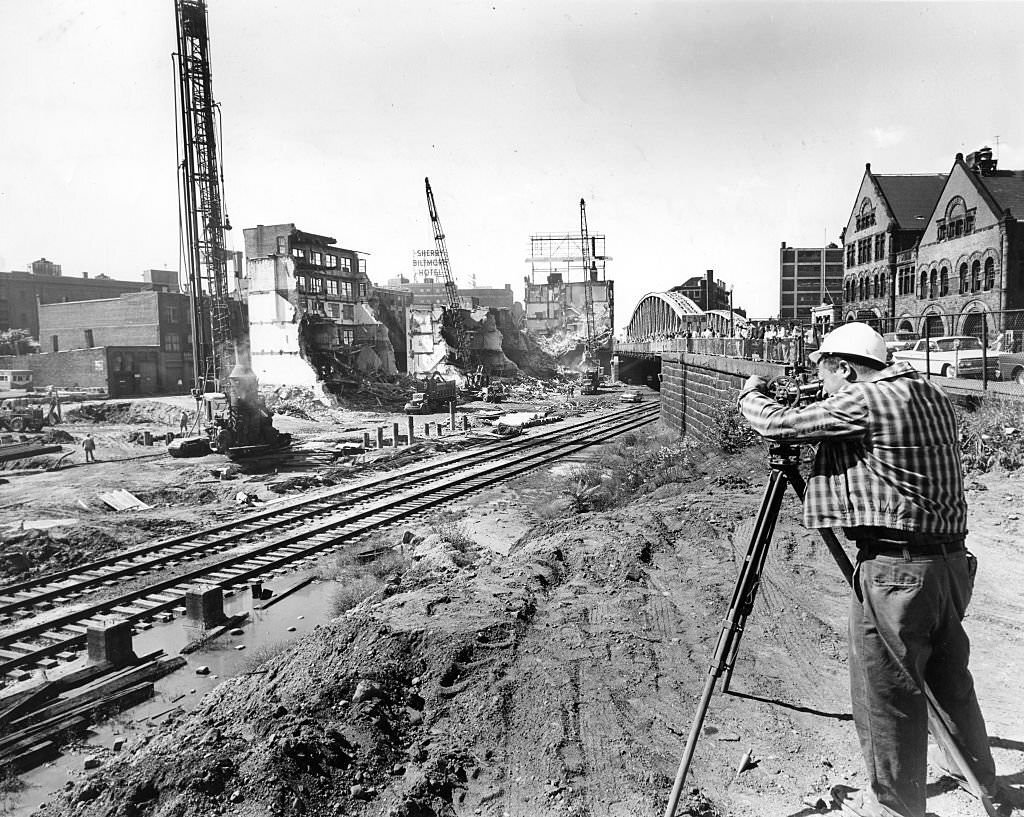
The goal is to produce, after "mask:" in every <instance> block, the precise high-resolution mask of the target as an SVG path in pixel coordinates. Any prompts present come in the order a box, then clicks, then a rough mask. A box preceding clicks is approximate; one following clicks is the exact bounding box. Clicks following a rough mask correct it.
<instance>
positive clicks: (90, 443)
mask: <svg viewBox="0 0 1024 817" xmlns="http://www.w3.org/2000/svg"><path fill="white" fill-rule="evenodd" d="M82 448H83V450H84V451H85V461H86V462H96V454H95V453H94V452H95V451H96V440H94V439H93V438H92V434H86V435H85V439H84V440H82Z"/></svg>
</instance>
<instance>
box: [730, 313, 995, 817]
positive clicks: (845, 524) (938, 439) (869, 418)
mask: <svg viewBox="0 0 1024 817" xmlns="http://www.w3.org/2000/svg"><path fill="white" fill-rule="evenodd" d="M810 358H811V362H812V363H814V364H815V365H816V366H817V367H818V377H819V378H820V379H821V382H822V387H823V391H824V393H825V394H826V395H827V397H825V398H824V399H822V400H820V401H818V402H814V403H811V404H810V405H806V406H803V407H787V406H784V405H782V404H780V403H778V402H776V401H775V400H773V399H771V398H770V397H768V396H766V395H765V393H764V392H765V386H766V384H765V381H764V380H762V379H761V378H760V377H756V376H755V377H751V378H749V379H748V380H747V382H746V384H745V385H744V387H743V389H742V391H741V392H740V398H739V405H740V410H741V411H742V413H743V416H744V417H745V418H746V419H747V421H748V422H749V423H750V425H751V427H752V428H753V429H754V430H755V431H756V432H757V433H759V434H761V435H762V436H764V437H766V438H768V439H772V440H780V441H820V445H819V446H818V451H817V454H816V456H815V459H814V464H813V465H812V467H811V473H810V477H809V478H808V480H807V489H806V494H805V497H804V508H803V520H804V524H805V525H806V526H807V527H810V528H834V527H842V528H843V530H844V533H845V534H846V536H847V538H849V539H851V540H853V541H854V542H855V543H856V545H857V559H856V569H855V572H854V578H853V593H852V595H851V599H850V620H849V665H850V691H851V698H852V703H853V719H854V723H855V725H856V727H857V734H858V737H859V738H860V744H861V750H862V752H863V754H864V758H865V761H866V763H867V770H868V778H869V782H870V789H869V790H866V791H860V790H857V789H851V788H849V787H846V786H836V787H835V788H834V789H833V797H834V798H835V800H836V802H837V804H838V805H839V806H841V807H842V808H843V810H844V811H845V812H847V813H849V814H855V815H865V816H866V817H879V816H880V815H881V816H882V817H891V816H892V815H899V817H924V815H925V778H926V775H927V748H928V709H927V701H926V699H925V694H924V692H923V690H922V687H921V683H922V681H923V682H926V683H927V684H928V686H930V687H931V690H932V692H933V693H934V695H935V699H936V702H937V705H938V707H939V709H940V710H941V712H942V713H943V716H944V718H945V719H946V722H947V724H949V726H950V731H951V732H952V733H953V734H955V735H956V736H957V738H958V739H959V742H960V744H961V748H962V750H963V753H964V756H965V757H966V759H967V760H968V761H969V763H970V764H971V766H972V768H973V771H974V773H975V774H976V775H977V778H978V780H979V782H980V783H981V784H982V786H983V787H984V788H985V790H986V793H988V794H990V795H992V796H994V797H999V796H1004V797H1006V796H1011V795H1014V794H1015V793H1013V792H1011V791H1009V790H1006V789H1003V788H1002V787H997V785H996V780H995V766H994V764H993V762H992V754H991V752H990V751H989V744H988V735H987V733H986V730H985V722H984V720H983V718H982V714H981V709H980V707H979V706H978V701H977V697H976V696H975V692H974V681H973V679H972V678H971V673H970V671H969V670H968V666H967V663H968V656H969V649H970V648H969V643H968V638H967V634H966V633H965V632H964V629H963V626H962V625H961V619H962V618H963V616H964V613H965V610H966V607H967V602H968V601H969V600H970V596H971V591H972V589H973V583H974V567H975V566H976V560H975V559H974V557H973V555H971V554H969V553H968V552H967V550H966V549H965V547H964V538H965V535H966V531H967V504H966V501H965V499H964V488H963V473H962V471H961V466H960V457H959V448H958V435H957V425H956V415H955V414H954V411H953V406H952V405H951V404H950V402H949V399H948V398H947V397H946V396H945V395H944V394H943V393H942V392H941V391H940V390H939V389H938V388H936V387H935V386H933V385H932V384H931V383H930V382H929V381H928V380H926V379H925V378H923V377H921V376H920V374H918V373H917V372H916V371H914V369H913V368H912V367H911V366H910V364H908V363H906V362H904V361H897V362H896V363H894V364H893V365H891V366H889V365H887V351H886V348H885V341H884V340H883V339H882V337H881V335H879V334H878V333H877V332H875V331H874V330H873V329H872V328H871V327H869V326H868V325H867V324H864V323H847V324H844V325H842V326H840V327H839V328H837V329H836V330H834V331H833V332H831V333H829V334H828V335H827V336H826V337H825V339H824V340H823V342H822V344H821V348H820V349H818V351H816V352H814V353H812V354H811V356H810ZM946 762H947V765H948V767H949V768H950V769H952V770H953V771H952V772H951V775H952V776H954V777H957V767H956V763H955V761H954V760H952V759H951V758H947V761H946ZM958 782H961V783H963V782H964V781H963V778H962V776H961V777H960V778H959V779H958Z"/></svg>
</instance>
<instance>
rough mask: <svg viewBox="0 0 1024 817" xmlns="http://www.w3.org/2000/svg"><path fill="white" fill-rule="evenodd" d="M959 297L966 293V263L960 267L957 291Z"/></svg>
mask: <svg viewBox="0 0 1024 817" xmlns="http://www.w3.org/2000/svg"><path fill="white" fill-rule="evenodd" d="M957 292H959V293H960V294H961V295H963V294H964V293H965V292H967V262H966V261H964V263H962V264H961V265H960V288H959V289H958V290H957Z"/></svg>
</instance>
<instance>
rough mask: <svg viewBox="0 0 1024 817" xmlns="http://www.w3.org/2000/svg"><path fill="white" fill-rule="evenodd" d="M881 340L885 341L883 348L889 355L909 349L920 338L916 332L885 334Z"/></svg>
mask: <svg viewBox="0 0 1024 817" xmlns="http://www.w3.org/2000/svg"><path fill="white" fill-rule="evenodd" d="M882 338H883V339H884V340H885V348H886V349H888V350H889V354H890V355H891V354H892V353H893V352H902V351H903V350H904V349H909V348H910V347H911V346H913V345H914V344H915V343H916V342H917V341H919V340H920V339H921V336H920V335H919V334H917V332H886V333H885V334H884V335H882Z"/></svg>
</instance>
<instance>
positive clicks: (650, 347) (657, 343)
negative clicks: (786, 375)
mask: <svg viewBox="0 0 1024 817" xmlns="http://www.w3.org/2000/svg"><path fill="white" fill-rule="evenodd" d="M615 348H616V349H617V350H618V351H620V352H622V353H624V354H634V355H641V356H644V357H648V356H650V357H656V356H658V355H661V354H663V353H664V352H686V353H688V354H693V355H718V356H723V357H739V358H745V359H747V360H764V361H767V362H769V363H794V362H797V361H803V360H804V359H805V355H806V354H807V352H809V351H812V349H813V348H814V347H813V346H810V347H809V346H808V345H807V344H806V343H805V342H804V339H803V338H802V337H789V338H765V339H756V338H685V337H670V338H669V337H667V338H660V339H654V340H646V341H618V342H616V344H615Z"/></svg>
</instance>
